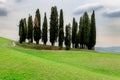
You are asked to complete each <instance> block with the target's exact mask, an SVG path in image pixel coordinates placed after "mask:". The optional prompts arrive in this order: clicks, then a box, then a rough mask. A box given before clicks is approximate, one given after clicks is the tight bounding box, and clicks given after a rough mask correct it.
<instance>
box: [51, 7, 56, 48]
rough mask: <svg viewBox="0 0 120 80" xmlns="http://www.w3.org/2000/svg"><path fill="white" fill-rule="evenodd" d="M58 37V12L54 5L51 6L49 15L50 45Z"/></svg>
mask: <svg viewBox="0 0 120 80" xmlns="http://www.w3.org/2000/svg"><path fill="white" fill-rule="evenodd" d="M57 37H58V12H57V7H56V6H54V7H52V8H51V15H50V42H51V44H52V46H54V43H55V42H56V41H57Z"/></svg>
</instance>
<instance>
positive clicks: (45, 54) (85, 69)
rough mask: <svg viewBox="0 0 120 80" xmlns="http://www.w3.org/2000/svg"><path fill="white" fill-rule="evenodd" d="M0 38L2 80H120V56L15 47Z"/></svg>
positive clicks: (0, 79) (0, 74) (0, 76)
mask: <svg viewBox="0 0 120 80" xmlns="http://www.w3.org/2000/svg"><path fill="white" fill-rule="evenodd" d="M12 42H13V41H11V40H8V39H5V38H0V80H120V55H119V54H112V53H99V52H94V51H87V50H85V51H84V50H81V51H63V50H62V51H53V50H52V51H50V50H48V51H45V50H32V49H26V48H23V47H19V46H17V47H14V46H12Z"/></svg>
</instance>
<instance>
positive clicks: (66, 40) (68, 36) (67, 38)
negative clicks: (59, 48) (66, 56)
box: [65, 24, 71, 50]
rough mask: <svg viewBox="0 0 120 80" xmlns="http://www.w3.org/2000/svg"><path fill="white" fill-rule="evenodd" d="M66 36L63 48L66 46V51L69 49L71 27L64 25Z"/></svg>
mask: <svg viewBox="0 0 120 80" xmlns="http://www.w3.org/2000/svg"><path fill="white" fill-rule="evenodd" d="M65 31H66V34H65V46H66V50H69V49H70V46H71V27H70V24H69V25H66V29H65Z"/></svg>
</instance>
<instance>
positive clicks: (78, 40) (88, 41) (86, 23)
mask: <svg viewBox="0 0 120 80" xmlns="http://www.w3.org/2000/svg"><path fill="white" fill-rule="evenodd" d="M58 17H59V18H58ZM49 26H50V27H49V40H50V43H51V45H52V46H54V44H55V42H58V46H59V47H60V48H62V47H63V43H64V44H65V46H66V49H70V47H71V43H72V46H73V48H88V49H93V48H94V46H95V44H96V23H95V12H94V11H93V13H92V15H91V20H90V19H89V16H88V14H87V12H85V13H84V15H83V16H82V17H80V22H79V24H78V23H77V21H76V20H75V18H73V23H72V29H71V26H70V24H68V25H66V27H65V32H64V16H63V10H62V9H61V10H60V14H59V16H58V11H57V7H56V6H53V7H52V8H51V14H50V25H49ZM41 29H42V30H41ZM26 39H28V42H29V43H33V39H34V41H35V42H36V44H39V40H40V39H41V40H42V42H43V43H44V45H46V43H47V41H48V21H47V16H46V13H44V20H43V24H42V28H41V15H40V11H39V9H37V10H36V14H35V19H34V22H33V19H32V16H31V15H29V17H28V21H27V22H26V18H24V19H21V20H20V22H19V41H20V43H22V42H25V41H26Z"/></svg>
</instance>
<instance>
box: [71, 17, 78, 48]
mask: <svg viewBox="0 0 120 80" xmlns="http://www.w3.org/2000/svg"><path fill="white" fill-rule="evenodd" d="M76 35H77V22H76V20H75V18H73V24H72V45H73V48H75V38H76Z"/></svg>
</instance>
